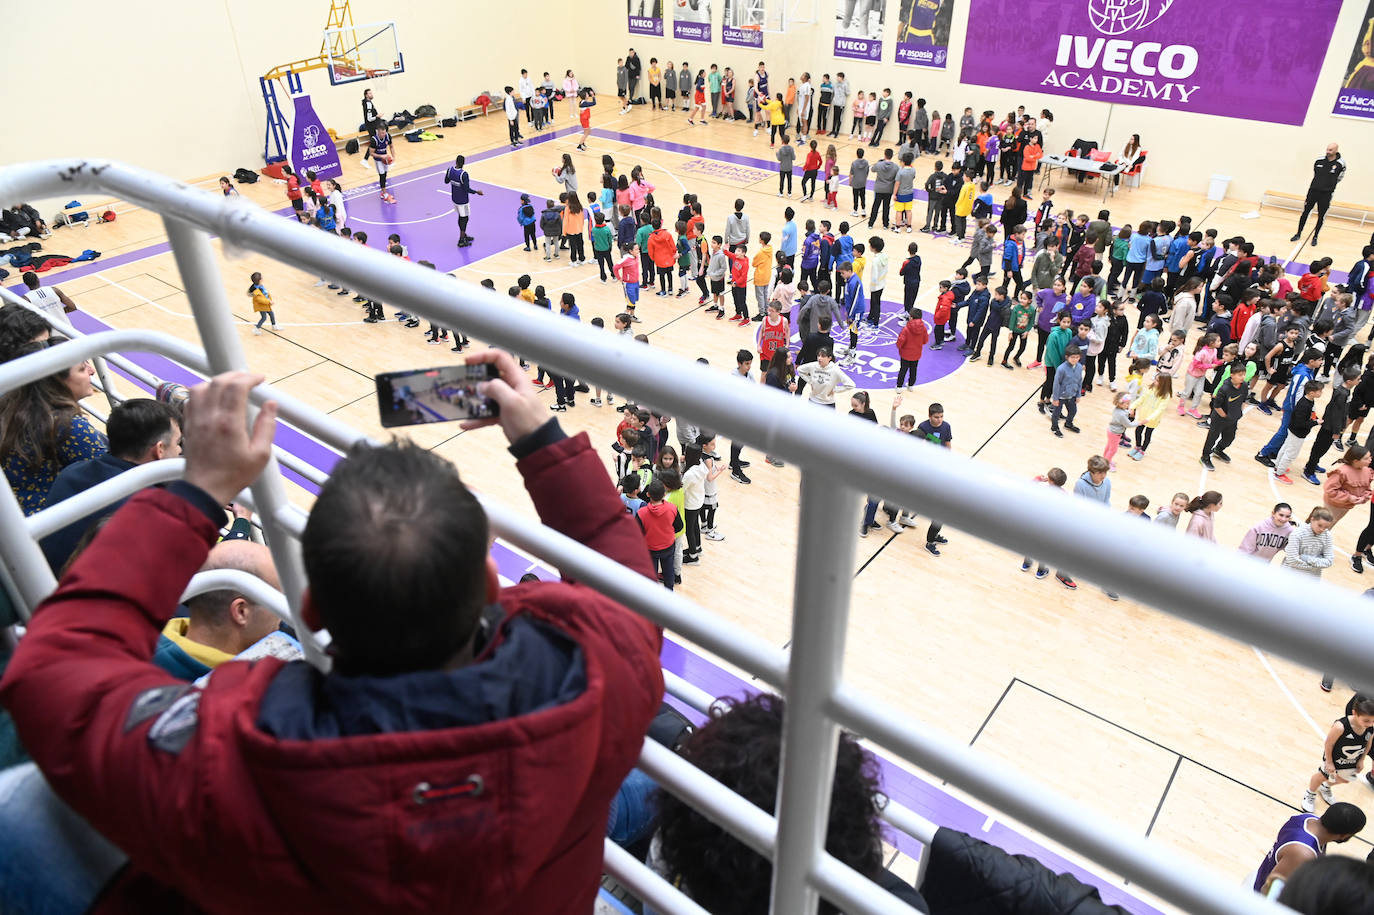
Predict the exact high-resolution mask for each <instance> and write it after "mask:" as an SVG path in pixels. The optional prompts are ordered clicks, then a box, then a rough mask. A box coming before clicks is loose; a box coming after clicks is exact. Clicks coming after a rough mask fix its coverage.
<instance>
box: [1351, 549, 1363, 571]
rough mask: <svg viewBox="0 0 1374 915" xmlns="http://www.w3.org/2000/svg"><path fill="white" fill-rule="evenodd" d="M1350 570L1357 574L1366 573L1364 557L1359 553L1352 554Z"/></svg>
mask: <svg viewBox="0 0 1374 915" xmlns="http://www.w3.org/2000/svg"><path fill="white" fill-rule="evenodd" d="M1350 571H1352V572H1354V573H1355V574H1356V575H1363V574H1364V557H1363V556H1361V555H1360V554H1359V553H1351V554H1350Z"/></svg>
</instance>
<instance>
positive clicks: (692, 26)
mask: <svg viewBox="0 0 1374 915" xmlns="http://www.w3.org/2000/svg"><path fill="white" fill-rule="evenodd" d="M673 37H674V38H677V39H680V40H682V41H710V40H711V0H673Z"/></svg>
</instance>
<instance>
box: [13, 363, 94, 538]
mask: <svg viewBox="0 0 1374 915" xmlns="http://www.w3.org/2000/svg"><path fill="white" fill-rule="evenodd" d="M63 342H66V341H65V340H63V339H54V340H51V341H46V340H45V341H41V342H37V343H29V344H26V345H24V346H19V347H16V348H15V349H14V350H13V352H12V354H11V356H10V358H12V359H18V358H20V357H22V356H27V355H29V354H30V353H37V352H41V351H43V350H44V349H47V348H48V347H49V346H55V345H57V344H59V343H63ZM93 373H94V369H93V368H92V367H91V364H90V363H89V362H81V363H79V364H78V365H74V366H72V367H71V368H70V369H66V370H64V371H61V372H58V373H57V374H55V375H49V376H48V377H47V378H42V379H40V380H38V381H35V382H32V383H30V384H26V385H24V386H23V387H20V388H15V389H14V390H12V391H9V392H7V393H6V394H4V395H3V396H0V466H2V467H3V468H4V471H5V479H6V480H8V481H9V484H10V487H11V488H12V489H13V490H14V494H15V497H16V498H18V500H19V506H20V508H22V509H23V510H24V514H26V515H32V514H34V513H35V512H37V511H39V510H40V509H42V508H43V507H44V506H45V505H46V504H47V501H48V489H49V488H50V487H51V486H52V484H53V481H54V480H55V479H57V474H58V471H60V470H61V469H62V468H63V467H66V466H67V465H68V464H73V463H75V462H77V461H84V460H88V459H90V458H97V457H100V456H101V455H102V454H104V453H105V452H106V451H108V450H109V447H110V446H109V443H108V442H107V441H106V440H105V436H104V435H103V434H101V433H100V432H99V431H98V430H97V429H96V428H95V427H94V426H92V425H91V423H90V421H89V420H87V419H86V417H85V416H83V415H82V412H81V403H80V402H81V400H83V399H84V398H86V397H89V396H91V395H92V394H93V393H95V387H94V386H93V385H92V384H91V375H92V374H93Z"/></svg>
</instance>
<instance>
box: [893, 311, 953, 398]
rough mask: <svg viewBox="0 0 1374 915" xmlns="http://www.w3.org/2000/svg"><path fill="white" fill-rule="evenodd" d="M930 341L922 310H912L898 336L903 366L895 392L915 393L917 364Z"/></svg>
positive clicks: (899, 371)
mask: <svg viewBox="0 0 1374 915" xmlns="http://www.w3.org/2000/svg"><path fill="white" fill-rule="evenodd" d="M949 296H950V299H951V300H953V298H954V293H952V292H951V293H950V294H949ZM940 298H941V301H943V300H944V296H943V295H941V297H940ZM946 316H948V309H946ZM929 339H930V328H928V327H926V322H925V321H923V320H921V310H920V309H919V308H915V309H912V311H911V313H910V314H909V315H908V316H907V322H906V325H905V326H904V327H903V328H902V332H901V333H899V334H898V335H897V355H898V356H900V357H901V360H902V364H901V367H900V368H898V369H897V387H896V389H895V390H898V391H903V390H905V391H914V390H915V389H916V364H917V363H918V362H920V361H921V349H922V348H923V347H924V346H925V345H926V341H927V340H929ZM903 378H905V379H906V384H905V386H903V384H902V379H903Z"/></svg>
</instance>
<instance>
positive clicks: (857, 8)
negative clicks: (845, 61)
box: [835, 0, 885, 60]
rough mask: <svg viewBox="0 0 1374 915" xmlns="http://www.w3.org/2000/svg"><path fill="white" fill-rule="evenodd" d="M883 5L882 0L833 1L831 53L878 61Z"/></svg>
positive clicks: (881, 53) (837, 55) (881, 37)
mask: <svg viewBox="0 0 1374 915" xmlns="http://www.w3.org/2000/svg"><path fill="white" fill-rule="evenodd" d="M884 8H885V3H884V0H877V2H876V3H875V2H871V0H835V56H836V57H846V58H850V59H853V60H879V59H880V58H881V57H882V56H883V10H884Z"/></svg>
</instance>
